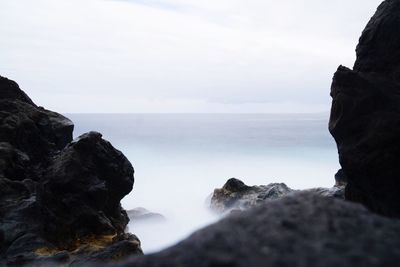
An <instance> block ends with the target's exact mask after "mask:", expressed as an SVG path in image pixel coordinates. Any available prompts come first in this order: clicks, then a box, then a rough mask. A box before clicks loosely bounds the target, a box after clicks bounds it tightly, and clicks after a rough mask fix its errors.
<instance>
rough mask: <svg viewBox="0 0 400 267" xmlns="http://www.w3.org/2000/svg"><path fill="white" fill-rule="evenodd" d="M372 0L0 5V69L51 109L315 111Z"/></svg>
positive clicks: (103, 0)
mask: <svg viewBox="0 0 400 267" xmlns="http://www.w3.org/2000/svg"><path fill="white" fill-rule="evenodd" d="M379 2H380V0H368V1H367V0H353V1H350V0H347V1H345V0H337V1H320V0H304V1H300V0H291V1H289V0H287V1H271V0H263V1H261V0H259V1H258V0H248V1H243V0H229V1H228V0H220V1H216V0H214V1H211V0H202V1H194V0H185V1H183V0H158V1H157V0H152V1H150V0H148V1H145V0H140V1H139V0H130V1H111V0H85V1H78V0H68V1H67V0H57V1H56V0H37V1H29V0H18V1H15V0H0V34H1V36H3V38H1V39H0V58H1V62H0V73H1V74H2V75H5V76H9V77H10V78H12V79H15V80H16V81H17V82H19V83H20V85H21V86H22V87H23V88H24V89H25V90H26V91H27V92H28V93H29V94H30V95H31V96H32V97H33V98H34V99H35V100H36V102H37V103H39V104H41V105H43V106H46V107H47V108H51V109H54V110H57V111H61V112H210V111H213V112H288V111H291V112H296V111H298V112H305V111H323V110H328V109H329V102H330V98H329V85H330V80H331V76H332V74H333V72H334V71H335V69H336V67H337V66H338V65H339V64H346V65H348V66H350V67H351V65H352V63H353V61H354V52H353V51H354V48H355V45H356V43H357V39H358V37H359V35H360V33H361V30H362V29H363V27H364V26H365V24H366V22H367V21H368V19H369V17H370V16H371V15H372V14H373V12H374V10H375V8H376V6H377V5H378V4H379ZM288 103H289V104H288Z"/></svg>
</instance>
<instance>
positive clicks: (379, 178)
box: [329, 0, 400, 217]
mask: <svg viewBox="0 0 400 267" xmlns="http://www.w3.org/2000/svg"><path fill="white" fill-rule="evenodd" d="M399 14H400V1H398V0H387V1H384V2H383V3H382V4H381V6H380V7H379V8H378V11H377V12H376V14H375V15H374V16H373V17H372V19H371V21H370V22H369V23H368V25H367V27H366V29H365V30H364V32H363V34H362V36H361V38H360V43H359V45H358V47H357V60H356V62H355V65H354V70H350V69H348V68H345V67H342V66H340V67H339V69H338V70H337V72H336V73H335V75H334V77H333V82H332V88H331V96H332V98H333V101H332V110H331V117H330V122H329V130H330V132H331V134H332V135H333V137H334V138H335V140H336V143H337V146H338V151H339V160H340V164H341V165H342V169H343V171H344V173H345V174H346V177H347V186H346V190H345V197H346V199H348V200H352V201H356V202H360V203H363V204H364V205H366V206H367V207H369V208H370V209H371V210H373V211H375V212H378V213H381V214H384V215H388V216H395V217H400V141H399V138H398V137H399V136H400V83H399V81H400V80H399V78H400V76H399V73H400V69H399V67H400V27H399V25H400V16H399Z"/></svg>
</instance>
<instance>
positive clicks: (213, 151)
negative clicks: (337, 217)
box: [67, 114, 339, 253]
mask: <svg viewBox="0 0 400 267" xmlns="http://www.w3.org/2000/svg"><path fill="white" fill-rule="evenodd" d="M67 116H68V117H69V118H70V119H72V120H73V121H74V123H75V134H74V135H75V137H77V136H78V135H80V134H82V133H84V132H87V131H91V130H96V131H98V132H101V133H102V134H103V138H105V139H107V140H109V141H110V142H111V143H112V144H113V146H114V147H116V148H117V149H119V150H121V151H122V152H123V153H124V154H125V155H126V156H127V157H128V159H129V160H130V161H131V162H132V165H133V166H134V168H135V185H134V189H133V191H132V193H131V194H130V195H128V196H127V197H126V198H125V199H124V200H123V206H124V207H125V208H126V209H132V208H136V207H144V208H146V209H148V210H150V211H154V212H159V213H162V214H163V215H164V216H165V217H166V218H167V221H166V222H164V223H140V222H139V223H135V222H133V223H131V224H130V231H131V232H133V233H135V234H137V235H138V236H139V238H140V239H141V241H142V247H143V249H144V252H145V253H150V252H155V251H157V250H159V249H162V248H165V247H166V246H169V245H171V244H174V243H176V242H177V241H179V240H180V239H182V238H184V237H186V236H187V235H189V234H190V233H191V232H192V231H194V230H196V229H198V228H200V227H203V226H204V225H207V224H209V223H211V222H213V221H215V220H217V219H218V218H217V217H216V216H215V215H214V214H212V213H211V212H209V211H208V209H207V208H206V206H205V200H206V198H207V197H208V196H209V195H210V194H211V193H212V191H213V190H214V188H217V187H221V186H222V185H223V184H224V183H225V181H226V180H227V179H228V178H230V177H237V178H240V179H242V180H243V181H244V182H245V183H247V184H249V185H254V184H268V183H271V182H284V183H286V184H287V185H288V186H289V187H292V188H295V189H303V188H310V187H316V186H325V187H330V186H332V185H333V183H334V178H333V176H334V174H335V172H336V171H337V169H338V168H339V164H338V159H337V150H336V146H335V143H334V141H333V139H332V137H331V136H330V135H329V132H328V130H327V127H328V126H327V124H328V115H327V114H289V115H288V114H285V115H277V114H67Z"/></svg>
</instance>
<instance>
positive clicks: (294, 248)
mask: <svg viewBox="0 0 400 267" xmlns="http://www.w3.org/2000/svg"><path fill="white" fill-rule="evenodd" d="M399 260H400V221H398V220H393V219H388V218H384V217H381V216H379V215H375V214H373V213H371V212H369V211H368V210H367V209H365V208H364V207H362V206H361V205H358V204H354V203H351V202H346V201H344V200H340V199H335V198H326V197H321V196H318V195H316V194H313V193H310V192H302V193H294V194H291V195H289V196H286V197H283V198H281V199H277V200H273V201H269V202H265V203H264V204H262V205H261V206H259V207H256V208H254V209H251V210H247V211H244V212H241V213H236V214H233V215H231V216H229V217H227V218H225V219H223V220H222V221H220V222H218V223H216V224H214V225H211V226H209V227H206V228H205V229H203V230H200V231H198V232H196V233H194V234H193V235H191V236H190V237H189V238H188V239H186V240H184V241H182V242H180V243H179V244H177V245H176V246H173V247H171V248H168V249H166V250H164V251H161V252H159V253H156V254H152V255H148V256H143V257H136V258H132V259H130V260H128V261H126V262H124V263H122V264H120V265H118V266H120V267H125V266H126V267H128V266H136V267H147V266H148V267H150V266H151V267H158V266H160V267H161V266H162V267H170V266H171V267H176V266H182V267H183V266H188V267H189V266H190V267H200V266H204V267H205V266H229V267H253V266H254V267H260V266H288V267H289V266H290V267H309V266H313V267H337V266H342V267H347V266H348V267H353V266H363V267H369V266H382V267H387V266H398V262H399Z"/></svg>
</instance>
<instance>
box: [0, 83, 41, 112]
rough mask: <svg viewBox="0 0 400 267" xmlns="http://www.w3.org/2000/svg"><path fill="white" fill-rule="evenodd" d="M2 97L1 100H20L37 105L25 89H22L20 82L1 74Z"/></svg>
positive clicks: (0, 89) (0, 91)
mask: <svg viewBox="0 0 400 267" xmlns="http://www.w3.org/2000/svg"><path fill="white" fill-rule="evenodd" d="M0 99H1V100H6V99H7V100H19V101H21V102H25V103H28V104H31V105H32V106H36V105H35V104H34V103H33V101H32V100H31V99H30V98H29V96H28V95H27V94H25V92H24V91H22V90H21V89H20V88H19V86H18V84H17V83H16V82H14V81H12V80H9V79H7V78H5V77H2V76H0Z"/></svg>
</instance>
